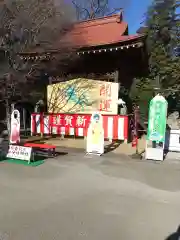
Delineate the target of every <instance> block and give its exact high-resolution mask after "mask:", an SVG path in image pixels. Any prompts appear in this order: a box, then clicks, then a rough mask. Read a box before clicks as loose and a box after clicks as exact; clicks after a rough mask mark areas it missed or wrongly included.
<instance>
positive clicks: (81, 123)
mask: <svg viewBox="0 0 180 240" xmlns="http://www.w3.org/2000/svg"><path fill="white" fill-rule="evenodd" d="M86 120H87V119H86V118H85V117H84V116H78V117H77V119H76V125H77V127H85V125H86Z"/></svg>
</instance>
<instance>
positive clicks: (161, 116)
mask: <svg viewBox="0 0 180 240" xmlns="http://www.w3.org/2000/svg"><path fill="white" fill-rule="evenodd" d="M167 105H168V103H167V101H166V99H165V98H164V97H163V96H160V95H157V96H155V97H154V98H153V99H152V100H151V101H150V104H149V117H148V133H147V139H148V140H151V141H156V142H165V133H166V117H167Z"/></svg>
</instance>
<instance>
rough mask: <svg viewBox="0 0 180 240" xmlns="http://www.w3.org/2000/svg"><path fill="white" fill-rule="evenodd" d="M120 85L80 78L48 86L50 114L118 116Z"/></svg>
mask: <svg viewBox="0 0 180 240" xmlns="http://www.w3.org/2000/svg"><path fill="white" fill-rule="evenodd" d="M118 91H119V84H118V83H112V82H105V81H97V80H91V79H84V78H78V79H73V80H70V81H67V82H61V83H56V84H51V85H48V87H47V99H48V112H49V113H79V114H92V113H93V112H94V111H99V112H100V113H101V114H104V115H106V114H107V115H111V114H112V115H115V114H117V101H118Z"/></svg>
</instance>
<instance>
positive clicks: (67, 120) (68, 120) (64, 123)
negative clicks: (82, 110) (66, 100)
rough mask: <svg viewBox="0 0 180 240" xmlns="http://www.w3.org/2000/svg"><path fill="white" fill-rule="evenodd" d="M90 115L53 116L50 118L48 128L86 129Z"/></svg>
mask: <svg viewBox="0 0 180 240" xmlns="http://www.w3.org/2000/svg"><path fill="white" fill-rule="evenodd" d="M90 119H91V115H82V114H53V115H51V117H50V126H51V127H53V126H54V127H55V126H61V127H71V128H88V127H89V123H90Z"/></svg>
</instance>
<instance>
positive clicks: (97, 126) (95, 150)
mask: <svg viewBox="0 0 180 240" xmlns="http://www.w3.org/2000/svg"><path fill="white" fill-rule="evenodd" d="M86 152H87V153H88V154H96V155H102V154H103V153H104V129H103V118H102V115H101V114H100V113H98V112H95V113H93V114H92V116H91V121H90V124H89V128H88V132H87V149H86Z"/></svg>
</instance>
